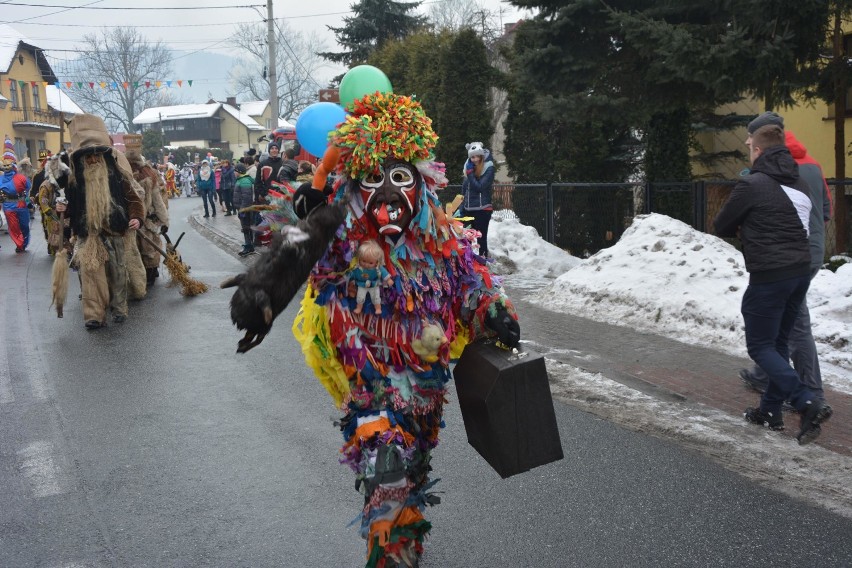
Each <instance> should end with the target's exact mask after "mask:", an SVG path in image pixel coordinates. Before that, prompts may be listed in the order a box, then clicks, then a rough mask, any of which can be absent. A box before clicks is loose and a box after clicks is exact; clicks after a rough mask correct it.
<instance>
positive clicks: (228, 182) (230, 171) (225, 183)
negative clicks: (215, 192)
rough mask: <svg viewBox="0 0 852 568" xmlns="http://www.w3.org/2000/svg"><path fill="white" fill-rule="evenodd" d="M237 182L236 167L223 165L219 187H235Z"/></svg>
mask: <svg viewBox="0 0 852 568" xmlns="http://www.w3.org/2000/svg"><path fill="white" fill-rule="evenodd" d="M235 183H237V174H235V173H234V167H233V166H225V167H223V168H222V177H221V179H220V181H219V189H234V184H235Z"/></svg>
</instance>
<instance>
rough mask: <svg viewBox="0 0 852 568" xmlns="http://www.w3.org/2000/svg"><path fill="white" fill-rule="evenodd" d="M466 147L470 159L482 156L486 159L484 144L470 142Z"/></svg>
mask: <svg viewBox="0 0 852 568" xmlns="http://www.w3.org/2000/svg"><path fill="white" fill-rule="evenodd" d="M464 147H465V148H466V149H467V157H468V158H472V157H474V156H482V157H483V158H485V154H486V153H487V150H486V149H485V146H484V145H483V144H482V142H468V143H467V144H465V145H464Z"/></svg>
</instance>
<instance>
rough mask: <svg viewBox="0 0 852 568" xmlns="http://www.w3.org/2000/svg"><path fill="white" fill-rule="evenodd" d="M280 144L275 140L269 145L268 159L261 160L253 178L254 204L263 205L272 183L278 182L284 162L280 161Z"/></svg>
mask: <svg viewBox="0 0 852 568" xmlns="http://www.w3.org/2000/svg"><path fill="white" fill-rule="evenodd" d="M280 153H281V144H280V142H278V141H277V140H276V141H274V142H270V143H269V157H268V158H266V159H265V160H261V162H260V165H258V167H257V174H256V176H255V178H254V199H255V203H265V202H266V194H268V193H269V190H270V189H271V188H272V182H275V181H278V176H279V175H280V173H281V167H282V166H283V165H284V160H282V159H281V155H280Z"/></svg>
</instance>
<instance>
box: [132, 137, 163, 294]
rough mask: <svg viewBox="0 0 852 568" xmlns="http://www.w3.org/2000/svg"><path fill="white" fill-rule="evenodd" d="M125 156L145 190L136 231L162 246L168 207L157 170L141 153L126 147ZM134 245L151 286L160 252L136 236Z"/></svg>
mask: <svg viewBox="0 0 852 568" xmlns="http://www.w3.org/2000/svg"><path fill="white" fill-rule="evenodd" d="M127 159H128V161H129V162H130V167H131V168H133V175H134V177H135V178H136V181H137V182H138V183H139V185H140V186H142V189H143V190H144V191H145V197H144V204H145V222H144V223H143V224H142V228H140V229H139V231H140V232H144V233H145V236H146V237H148V238H149V239H150V240H151V241H153V242H154V243H156V244H157V247H159V248H160V249H164V248H165V247H164V246H163V241H162V238H161V237H160V235H161V234H162V233H164V232H166V231H167V230H168V228H169V210H168V209H167V208H166V203H165V202H164V200H163V193H162V186H163V183H162V181H161V179H160V176H159V174H158V173H157V170H156V169H155V168H154V167H153V166H152V165H150V164H149V163H148V162H147V161H146V160H145V158H144V157H143V156H142V154H140V153H139V152H137V151H135V150H130V151H128V152H127ZM138 245H139V252H141V253H142V262H143V263H144V265H145V276H146V280H147V283H148V286H151V285H152V284H154V280H155V279H156V278H158V277H159V276H160V261H161V260H162V255H161V254H160V252H159V251H158V250H157V249H156V248H154V246H153V245H151V244H150V243H148V241H146V240H144V239H143V238H141V237H139V240H138Z"/></svg>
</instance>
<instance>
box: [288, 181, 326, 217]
mask: <svg viewBox="0 0 852 568" xmlns="http://www.w3.org/2000/svg"><path fill="white" fill-rule="evenodd" d="M325 203H326V197H325V195H324V194H323V192H322V191H320V190H318V189H314V188H313V187H311V183H310V182H305V183H303V184H302V185H300V186H299V189H297V190H296V193H294V194H293V210H294V211H295V212H296V215H297V216H298V217H299V219H304V218H305V217H307V216H308V213H310V212H311V211H313V210H314V209H316V208H317V207H319V206H320V205H323V204H325Z"/></svg>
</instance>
